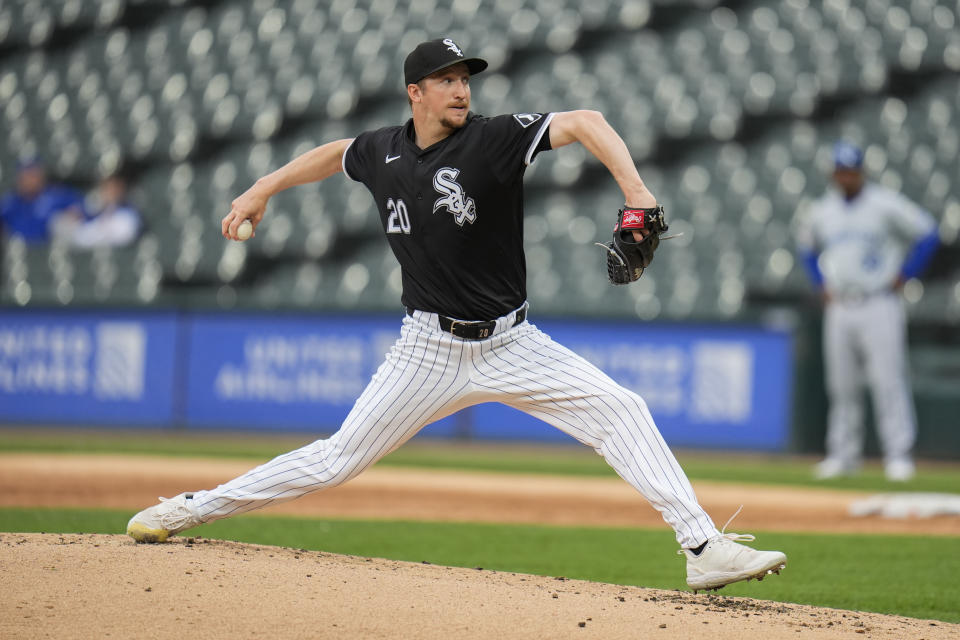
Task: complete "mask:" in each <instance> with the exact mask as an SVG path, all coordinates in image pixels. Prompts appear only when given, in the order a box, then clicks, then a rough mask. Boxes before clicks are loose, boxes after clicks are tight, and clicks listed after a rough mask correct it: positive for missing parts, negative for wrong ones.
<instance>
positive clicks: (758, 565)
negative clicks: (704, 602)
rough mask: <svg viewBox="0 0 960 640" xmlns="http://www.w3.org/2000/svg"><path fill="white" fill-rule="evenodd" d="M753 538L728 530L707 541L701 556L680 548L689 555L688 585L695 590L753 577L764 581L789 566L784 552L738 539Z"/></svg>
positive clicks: (748, 539) (681, 551) (712, 587)
mask: <svg viewBox="0 0 960 640" xmlns="http://www.w3.org/2000/svg"><path fill="white" fill-rule="evenodd" d="M753 539H754V537H753V536H752V535H741V534H738V533H725V534H722V535H719V536H717V537H715V538H711V539H710V540H708V541H707V546H705V547H704V548H703V551H701V552H700V555H695V554H694V553H693V551H691V550H689V549H681V550H680V551H679V552H678V553H682V554H684V555H686V556H687V585H689V586H690V588H691V589H693V592H694V593H696V592H697V591H703V590H707V589H720V588H721V587H725V586H726V585H728V584H732V583H734V582H740V581H741V580H750V579H751V578H756V579H757V580H763V579H764V577H766V576H767V575H768V574H770V573H780V570H781V569H783V568H784V567H786V566H787V556H786V555H785V554H783V553H781V552H780V551H757V550H756V549H751V548H750V547H747V546H744V545H742V544H739V543H738V542H737V541H740V540H742V541H745V542H749V541H751V540H753Z"/></svg>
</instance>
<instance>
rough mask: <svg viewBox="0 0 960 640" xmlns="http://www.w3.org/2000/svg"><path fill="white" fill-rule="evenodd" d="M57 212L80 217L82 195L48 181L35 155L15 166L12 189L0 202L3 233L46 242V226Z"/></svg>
mask: <svg viewBox="0 0 960 640" xmlns="http://www.w3.org/2000/svg"><path fill="white" fill-rule="evenodd" d="M61 215H70V216H75V217H77V218H78V219H82V218H83V194H82V193H80V192H79V191H77V190H76V189H72V188H70V187H68V186H65V185H60V184H49V183H48V182H47V172H46V169H45V168H44V166H43V163H41V162H40V161H39V160H38V159H37V158H29V159H26V160H23V161H21V162H20V163H19V164H18V165H17V187H16V190H15V191H13V192H11V193H8V194H6V195H5V196H4V197H3V200H2V201H0V223H2V225H3V230H4V233H5V234H6V235H15V236H19V237H21V238H22V239H23V240H25V241H26V242H30V243H40V242H46V241H47V240H49V238H50V225H51V223H52V222H53V221H54V219H56V218H57V217H59V216H61Z"/></svg>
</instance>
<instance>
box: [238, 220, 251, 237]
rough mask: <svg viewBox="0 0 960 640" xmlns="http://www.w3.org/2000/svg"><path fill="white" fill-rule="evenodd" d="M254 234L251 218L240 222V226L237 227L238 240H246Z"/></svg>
mask: <svg viewBox="0 0 960 640" xmlns="http://www.w3.org/2000/svg"><path fill="white" fill-rule="evenodd" d="M252 235H253V225H252V224H250V221H249V220H244V221H243V222H241V223H240V226H239V227H237V240H240V241H241V242H242V241H244V240H249V239H250V236H252Z"/></svg>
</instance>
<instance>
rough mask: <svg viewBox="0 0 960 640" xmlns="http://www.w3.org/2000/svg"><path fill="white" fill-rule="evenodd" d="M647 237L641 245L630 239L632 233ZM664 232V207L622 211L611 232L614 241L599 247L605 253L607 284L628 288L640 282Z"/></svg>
mask: <svg viewBox="0 0 960 640" xmlns="http://www.w3.org/2000/svg"><path fill="white" fill-rule="evenodd" d="M634 229H637V230H648V231H649V232H650V233H649V234H648V235H647V236H646V237H645V238H644V239H643V240H642V241H640V242H637V241H636V240H634V238H633V233H632V232H633V230H634ZM666 231H667V224H666V223H665V222H664V221H663V205H657V206H655V207H650V208H648V209H633V208H630V207H624V208H623V209H620V211H619V214H618V216H617V226H616V227H614V228H613V241H612V242H610V243H609V244H600V243H599V242H598V243H597V244H599V245H600V246H601V247H603V248H604V249H606V250H607V277H608V278H609V279H610V284H630V283H631V282H633V281H635V280H639V279H640V276H642V275H643V270H644V269H646V268H647V266H648V265H649V264H650V262H651V261H652V260H653V252H654V251H656V250H657V247H659V246H660V236H661V235H662V234H664V233H666Z"/></svg>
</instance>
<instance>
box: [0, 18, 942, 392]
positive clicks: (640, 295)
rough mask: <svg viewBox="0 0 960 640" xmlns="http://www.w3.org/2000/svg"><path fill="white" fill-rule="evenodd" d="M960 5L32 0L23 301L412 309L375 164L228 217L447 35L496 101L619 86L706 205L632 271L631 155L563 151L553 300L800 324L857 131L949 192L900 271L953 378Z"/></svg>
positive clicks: (8, 283) (531, 182) (539, 234)
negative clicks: (254, 219) (815, 207)
mask: <svg viewBox="0 0 960 640" xmlns="http://www.w3.org/2000/svg"><path fill="white" fill-rule="evenodd" d="M958 21H960V3H958V2H956V1H954V0H863V1H862V2H860V1H858V2H853V1H851V0H784V1H773V0H591V1H590V2H580V1H579V0H450V1H445V0H328V1H317V0H252V1H246V0H180V1H177V0H171V1H162V0H56V1H54V0H9V1H7V2H4V3H3V4H2V5H0V123H2V130H3V135H2V137H0V190H2V191H3V192H4V193H5V194H6V196H5V198H4V200H3V219H2V223H3V227H2V229H3V231H2V233H3V236H2V254H3V255H2V275H0V278H2V279H0V304H2V305H4V306H7V307H23V306H39V307H50V306H52V307H59V306H65V305H71V306H83V305H108V306H114V307H122V308H128V307H141V306H149V307H163V308H170V307H174V308H206V309H237V308H245V309H274V308H281V309H304V310H362V311H381V310H383V311H394V312H395V311H398V310H399V309H400V302H399V296H400V274H399V267H398V266H397V264H396V262H395V260H394V259H393V257H392V255H391V254H390V252H389V249H388V247H387V244H386V243H385V242H384V240H383V238H382V229H381V226H380V222H379V220H378V218H377V215H376V210H375V208H374V207H373V206H372V203H371V201H370V197H369V195H368V194H367V192H366V190H365V189H364V187H363V186H362V185H360V184H357V183H353V182H351V181H349V180H330V181H327V182H325V183H323V184H320V185H309V186H305V187H299V188H297V189H293V190H290V191H287V192H285V193H283V194H280V195H279V196H277V197H276V198H274V199H273V201H272V202H271V205H270V207H271V208H270V211H269V213H268V216H267V217H266V218H265V220H264V222H263V224H262V226H261V227H260V228H259V229H258V232H257V238H256V239H255V240H254V241H251V242H247V243H234V242H227V241H224V240H223V238H222V237H221V235H220V225H219V221H220V219H221V218H222V217H223V216H224V215H225V214H226V213H227V212H228V211H229V209H230V201H231V200H232V199H233V198H234V197H236V196H237V195H238V194H239V193H241V192H242V191H243V190H244V189H246V187H247V186H249V184H251V183H252V181H253V180H255V179H256V178H257V177H259V176H261V175H263V174H265V173H267V172H268V171H270V170H272V169H274V168H276V167H278V166H280V165H281V164H283V163H285V162H286V161H288V160H289V159H291V158H293V157H294V156H295V155H298V154H300V153H302V152H304V151H306V150H308V149H310V148H312V147H313V146H315V145H318V144H320V143H323V142H326V141H329V140H332V139H336V138H341V137H351V136H353V135H355V134H356V133H359V132H360V131H363V130H367V129H371V128H375V127H379V126H384V125H388V124H398V123H400V122H402V121H404V120H405V119H406V118H407V117H408V116H409V109H408V106H407V104H406V100H405V97H404V93H403V86H402V84H403V83H402V74H401V73H400V67H401V64H402V60H403V57H404V56H405V55H406V53H407V52H408V51H410V50H411V49H412V48H413V46H415V45H416V44H417V43H418V42H420V41H423V40H426V39H428V38H433V37H437V35H438V34H443V35H449V36H451V37H453V38H454V39H455V40H456V41H457V42H458V43H461V45H462V46H464V47H465V48H466V49H467V50H469V51H470V52H471V53H472V54H474V55H478V56H480V57H483V58H485V59H487V60H488V61H490V63H491V69H490V71H489V72H487V73H484V74H483V75H481V76H478V77H477V78H476V80H475V81H474V83H473V108H474V110H475V111H477V112H479V113H482V114H488V115H495V114H499V113H508V112H531V111H558V110H567V109H575V108H591V109H598V110H600V111H602V112H603V113H604V115H605V116H606V117H607V119H608V120H609V121H610V122H611V124H612V125H613V126H614V127H615V128H616V129H617V130H618V131H619V132H620V133H621V135H622V136H623V137H624V139H625V140H626V142H627V144H628V146H629V148H630V150H631V152H632V153H633V155H634V158H635V160H636V162H637V164H638V166H639V168H640V173H641V176H643V177H644V179H645V180H646V182H647V183H648V184H649V186H650V188H651V190H652V191H653V193H654V194H655V195H656V196H657V197H658V199H659V200H660V201H661V202H662V203H663V204H664V205H665V206H666V210H667V214H668V219H669V222H670V228H671V232H676V233H679V232H682V234H683V235H682V236H681V237H679V238H677V239H674V240H671V241H670V242H669V243H666V246H664V247H663V248H662V249H661V251H660V252H659V253H658V257H657V261H656V263H655V264H654V267H653V268H652V269H650V270H648V271H647V273H646V274H645V275H644V277H643V278H642V279H641V280H640V281H639V282H638V283H636V284H635V285H632V286H630V287H622V288H620V287H610V286H608V285H607V284H606V275H605V273H604V269H603V266H602V265H603V261H604V257H603V254H602V252H601V251H600V250H599V249H597V247H595V246H594V242H596V241H600V240H606V239H608V236H609V233H610V228H611V225H612V224H613V220H614V216H615V213H616V209H617V207H618V206H620V205H621V204H622V203H621V202H620V196H619V192H618V190H617V188H616V186H615V184H614V183H613V181H612V180H611V179H610V178H609V175H608V174H607V173H606V172H605V170H604V169H603V168H602V167H601V166H599V165H598V164H597V163H596V161H595V160H594V159H593V158H592V157H591V156H589V154H588V153H586V152H585V151H584V150H583V149H582V148H577V146H576V145H574V146H573V147H572V148H565V149H563V150H560V151H558V152H555V153H550V154H543V155H541V156H540V157H539V158H538V159H537V161H536V162H535V163H534V164H533V165H532V166H531V167H530V169H529V170H528V172H527V177H526V182H527V204H526V212H527V216H526V228H525V242H526V247H527V262H528V284H529V292H530V303H531V307H532V309H534V310H535V313H537V314H541V315H564V316H583V315H589V316H591V317H598V316H603V317H619V318H636V319H641V320H659V321H709V322H714V321H724V322H725V321H730V320H732V321H756V320H757V319H762V320H764V321H772V322H780V323H785V324H787V325H789V326H791V327H794V328H797V327H800V326H802V324H803V323H802V317H803V315H804V314H805V313H807V312H811V313H815V310H816V304H815V295H814V294H813V290H812V289H811V287H810V284H809V282H808V281H807V279H806V278H805V276H804V272H803V265H802V261H801V260H800V259H799V258H798V256H797V251H796V246H795V232H796V226H797V222H796V220H797V219H798V217H799V215H798V214H801V213H802V212H803V211H804V209H805V208H807V207H808V206H809V204H810V203H811V201H812V200H813V199H815V198H816V197H818V196H819V195H821V194H822V193H823V191H824V189H825V188H826V187H827V185H828V184H829V181H830V172H831V170H832V168H833V165H832V157H831V147H832V145H833V143H834V142H835V141H836V140H837V139H838V138H841V137H842V138H845V139H847V140H850V141H852V142H854V143H856V144H858V145H860V146H861V148H862V149H863V150H864V169H865V172H866V174H867V175H868V176H869V177H870V178H871V179H873V180H875V181H877V182H879V183H880V184H883V185H886V186H888V187H891V188H892V189H894V190H898V191H901V192H902V193H904V194H905V195H906V196H907V197H909V198H910V199H911V200H913V201H914V202H917V203H918V204H920V205H921V206H922V207H924V208H925V209H927V210H928V211H929V212H930V213H931V214H932V215H933V216H934V217H935V218H936V220H937V224H938V226H939V235H940V240H941V247H940V250H939V251H938V252H937V254H936V256H935V257H934V259H933V262H932V264H931V266H930V268H929V269H928V271H927V273H926V274H925V275H924V277H923V278H922V279H918V280H913V281H911V282H908V283H907V284H906V286H905V288H904V290H903V296H904V299H905V301H906V305H907V309H908V314H909V318H910V326H911V339H912V341H913V342H914V343H915V346H916V347H917V348H916V349H914V350H913V352H912V353H913V357H914V359H915V362H914V372H915V375H916V376H918V377H919V378H920V379H921V380H923V379H925V378H924V376H926V377H927V378H926V379H928V382H929V384H932V385H937V384H940V385H941V386H943V385H952V384H953V382H955V381H956V380H957V379H958V378H960V365H958V364H957V362H958V361H957V354H960V339H958V338H957V337H956V327H957V324H958V323H960V245H958V242H957V236H958V232H960V187H958V186H957V178H958V177H960V132H958V109H957V107H958V105H960V74H958V71H960V24H958ZM811 310H812V311H811ZM798 318H799V320H798ZM809 344H810V345H815V344H816V341H814V340H811V341H810V343H809ZM816 348H818V347H816V346H813V347H811V349H816ZM951 376H954V377H953V378H952V380H953V382H951Z"/></svg>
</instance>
